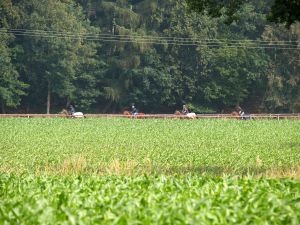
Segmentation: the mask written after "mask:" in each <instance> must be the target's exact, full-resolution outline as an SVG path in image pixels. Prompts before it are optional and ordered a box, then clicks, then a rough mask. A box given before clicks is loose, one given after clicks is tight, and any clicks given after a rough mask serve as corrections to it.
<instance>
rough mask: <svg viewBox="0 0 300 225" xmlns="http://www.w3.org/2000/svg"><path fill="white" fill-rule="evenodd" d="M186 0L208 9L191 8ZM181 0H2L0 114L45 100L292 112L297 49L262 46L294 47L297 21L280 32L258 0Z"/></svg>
mask: <svg viewBox="0 0 300 225" xmlns="http://www.w3.org/2000/svg"><path fill="white" fill-rule="evenodd" d="M188 3H190V4H197V7H199V9H200V11H202V10H204V9H206V10H207V13H204V14H203V15H202V14H197V13H194V12H190V11H189V10H188ZM188 3H187V2H185V1H174V0H166V1H163V2H158V1H152V0H137V1H129V0H122V1H109V0H89V1H81V0H67V1H58V0H54V1H50V0H42V1H37V0H28V1H25V0H21V1H17V2H14V4H12V2H11V1H10V0H4V1H1V3H0V25H1V27H4V28H5V30H4V29H1V30H0V35H1V53H2V57H1V62H2V63H3V65H4V66H2V68H1V70H3V71H4V72H2V74H4V73H6V74H10V75H5V78H4V76H3V75H2V78H1V79H2V81H1V84H0V85H1V91H0V92H1V93H2V94H1V95H2V111H5V110H3V109H4V108H5V107H6V106H8V105H10V106H14V107H16V106H18V105H19V107H18V109H17V110H25V109H26V111H28V112H34V113H37V112H45V110H42V109H43V108H44V107H45V105H46V104H47V109H48V111H50V109H51V107H50V106H51V104H53V110H51V111H52V112H54V111H56V109H55V108H62V107H65V106H66V105H67V104H68V103H70V102H73V103H74V104H75V105H76V109H78V110H80V111H84V112H120V111H122V110H123V109H124V108H125V107H128V105H130V103H132V102H135V103H136V104H137V107H139V108H140V109H141V110H142V111H145V112H152V113H159V112H168V113H170V112H173V111H174V110H175V109H176V108H177V109H178V108H179V107H181V106H182V104H183V103H193V104H195V105H201V106H209V107H210V108H211V109H212V110H213V111H217V112H220V111H223V110H224V109H225V110H226V109H229V108H232V107H234V106H235V105H236V104H240V105H246V106H247V108H249V110H250V111H254V112H257V111H259V110H260V111H270V112H298V111H299V96H300V95H299V90H300V89H299V82H300V81H299V79H298V77H299V76H298V74H297V71H298V70H299V68H298V67H299V65H298V58H299V51H298V49H295V50H293V49H280V50H279V49H278V50H275V48H271V49H269V47H270V46H272V45H273V44H274V41H276V40H278V41H292V42H290V43H288V42H285V43H288V44H289V45H288V47H291V48H295V47H296V46H297V42H298V41H299V29H298V28H297V27H298V25H297V24H294V25H292V26H291V30H290V31H287V30H286V29H283V26H274V25H272V24H270V23H268V22H267V21H266V15H267V13H268V10H269V4H268V2H265V1H255V2H253V1H252V2H247V3H243V1H218V2H217V1H215V0H212V1H193V2H192V1H189V2H188ZM217 3H218V4H217ZM242 3H243V4H242ZM276 4H279V3H278V2H277V3H276ZM219 6H220V7H219ZM211 15H213V16H217V18H211ZM231 15H232V17H230V16H231ZM234 17H236V18H238V19H235V20H234V21H233V23H231V25H230V26H226V25H224V21H225V22H226V21H228V18H229V19H230V18H231V19H234ZM6 29H8V30H9V29H28V30H30V31H31V32H32V31H33V30H35V32H36V30H39V31H43V32H48V33H46V34H45V33H44V35H40V34H37V33H33V34H31V35H28V34H26V35H25V36H24V35H21V34H20V33H16V31H13V32H12V33H13V34H12V33H9V32H7V30H6ZM98 34H100V35H101V36H96V35H98ZM84 35H89V40H87V38H86V37H84ZM91 35H92V36H91ZM103 35H106V36H103ZM107 35H110V36H107ZM162 37H165V38H162ZM111 38H113V39H114V41H112V40H109V39H111ZM145 38H146V39H145ZM149 38H151V41H149V40H150V39H149ZM167 38H169V39H167ZM170 38H171V39H170ZM172 38H181V39H180V40H179V39H176V41H175V42H174V39H172ZM183 38H187V39H183ZM186 40H193V41H194V42H195V44H196V43H197V45H186ZM189 43H191V42H189ZM276 43H277V47H278V48H280V47H281V45H278V43H279V42H276ZM280 43H281V42H280ZM262 45H263V46H264V47H263V48H262V47H261V46H262ZM284 47H285V46H284ZM275 58H276V59H275ZM274 59H275V60H274ZM275 61H276V63H275ZM7 77H10V79H11V80H10V81H8V79H7ZM8 83H9V84H8ZM24 83H27V84H28V85H29V88H28V89H24V87H25V86H24ZM24 94H26V96H24ZM4 96H5V97H4ZM4 98H5V99H4ZM200 111H201V110H200Z"/></svg>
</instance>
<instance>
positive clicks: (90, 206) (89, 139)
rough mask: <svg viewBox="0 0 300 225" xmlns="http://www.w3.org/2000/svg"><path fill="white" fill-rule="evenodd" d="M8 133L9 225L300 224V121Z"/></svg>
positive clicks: (1, 206)
mask: <svg viewBox="0 0 300 225" xmlns="http://www.w3.org/2000/svg"><path fill="white" fill-rule="evenodd" d="M0 127H1V131H2V132H1V136H0V161H1V165H0V224H114V223H115V224H299V223H300V181H299V178H300V122H299V121H291V120H280V121H277V120H259V121H258V120H257V121H238V120H176V119H173V120H167V119H157V120H155V119H149V120H137V119H136V120H132V119H82V120H75V119H59V118H57V119H25V118H23V119H18V118H6V119H0Z"/></svg>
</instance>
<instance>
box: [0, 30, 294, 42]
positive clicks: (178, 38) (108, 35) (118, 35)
mask: <svg viewBox="0 0 300 225" xmlns="http://www.w3.org/2000/svg"><path fill="white" fill-rule="evenodd" d="M0 30H3V31H7V32H10V33H34V34H52V35H62V36H81V37H103V38H105V37H106V38H110V37H117V38H132V37H134V38H141V39H149V40H160V39H162V40H172V41H174V40H178V41H217V42H224V41H226V42H228V41H231V42H241V41H245V42H259V43H270V42H272V43H296V44H297V43H298V41H279V40H270V41H264V40H251V39H231V40H230V39H212V38H211V39H199V38H181V37H163V36H151V35H147V36H146V35H144V36H143V35H126V34H114V35H113V34H95V33H80V32H60V31H45V30H30V29H10V30H7V29H3V28H2V29H0Z"/></svg>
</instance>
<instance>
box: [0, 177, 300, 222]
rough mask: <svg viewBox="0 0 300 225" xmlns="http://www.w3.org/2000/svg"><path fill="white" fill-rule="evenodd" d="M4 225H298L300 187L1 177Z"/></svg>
mask: <svg viewBox="0 0 300 225" xmlns="http://www.w3.org/2000/svg"><path fill="white" fill-rule="evenodd" d="M0 199H1V200H0V223H1V224H5V223H8V224H299V222H300V181H294V180H267V179H259V180H256V179H252V178H245V179H234V178H205V177H202V178H200V177H197V176H187V177H182V176H175V177H174V176H135V177H126V176H103V177H99V176H97V177H94V176H78V177H56V176H41V177H35V176H30V175H22V176H14V175H5V174H2V175H0Z"/></svg>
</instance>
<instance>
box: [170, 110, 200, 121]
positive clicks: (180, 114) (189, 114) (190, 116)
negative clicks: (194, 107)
mask: <svg viewBox="0 0 300 225" xmlns="http://www.w3.org/2000/svg"><path fill="white" fill-rule="evenodd" d="M175 115H176V116H180V117H181V118H182V117H183V116H184V117H186V118H188V119H196V118H197V115H196V113H193V112H192V113H188V114H186V115H184V114H182V113H181V112H180V111H178V110H176V111H175Z"/></svg>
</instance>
